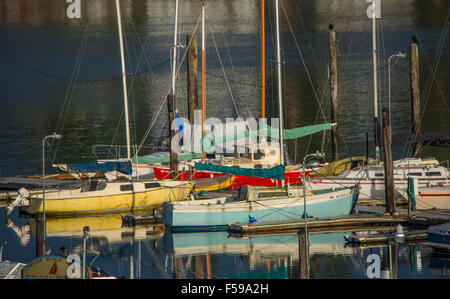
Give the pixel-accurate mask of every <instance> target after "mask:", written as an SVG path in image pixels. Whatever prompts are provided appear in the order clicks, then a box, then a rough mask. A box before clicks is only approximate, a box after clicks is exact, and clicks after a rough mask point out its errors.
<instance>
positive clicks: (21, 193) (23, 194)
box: [5, 187, 30, 215]
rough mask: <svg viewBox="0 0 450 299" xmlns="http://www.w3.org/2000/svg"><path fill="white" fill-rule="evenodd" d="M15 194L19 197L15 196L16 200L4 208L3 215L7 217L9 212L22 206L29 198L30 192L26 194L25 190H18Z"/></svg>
mask: <svg viewBox="0 0 450 299" xmlns="http://www.w3.org/2000/svg"><path fill="white" fill-rule="evenodd" d="M17 193H18V194H19V195H17V197H16V199H15V200H14V201H13V202H12V203H10V204H9V205H8V206H7V207H6V208H5V214H6V215H9V214H11V212H12V211H13V210H14V208H15V207H16V206H18V205H24V204H25V201H26V200H27V199H28V198H29V196H30V192H28V190H27V189H25V188H23V187H22V188H20V189H19V190H17Z"/></svg>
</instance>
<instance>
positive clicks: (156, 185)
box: [145, 183, 161, 189]
mask: <svg viewBox="0 0 450 299" xmlns="http://www.w3.org/2000/svg"><path fill="white" fill-rule="evenodd" d="M157 187H161V185H160V184H159V183H145V189H150V188H157Z"/></svg>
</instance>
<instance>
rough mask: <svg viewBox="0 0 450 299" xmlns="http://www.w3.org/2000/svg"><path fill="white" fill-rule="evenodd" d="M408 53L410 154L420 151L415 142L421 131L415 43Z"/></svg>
mask: <svg viewBox="0 0 450 299" xmlns="http://www.w3.org/2000/svg"><path fill="white" fill-rule="evenodd" d="M409 55H410V81H411V122H412V140H411V141H412V156H413V157H416V156H417V155H419V153H420V143H418V142H416V138H417V135H418V134H420V132H421V121H420V95H419V51H418V46H417V43H415V42H414V43H412V44H411V45H410V47H409Z"/></svg>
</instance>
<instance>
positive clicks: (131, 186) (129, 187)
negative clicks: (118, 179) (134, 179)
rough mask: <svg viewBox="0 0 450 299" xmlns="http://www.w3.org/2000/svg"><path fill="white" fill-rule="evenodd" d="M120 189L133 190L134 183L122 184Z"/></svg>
mask: <svg viewBox="0 0 450 299" xmlns="http://www.w3.org/2000/svg"><path fill="white" fill-rule="evenodd" d="M120 191H133V185H131V184H127V185H120Z"/></svg>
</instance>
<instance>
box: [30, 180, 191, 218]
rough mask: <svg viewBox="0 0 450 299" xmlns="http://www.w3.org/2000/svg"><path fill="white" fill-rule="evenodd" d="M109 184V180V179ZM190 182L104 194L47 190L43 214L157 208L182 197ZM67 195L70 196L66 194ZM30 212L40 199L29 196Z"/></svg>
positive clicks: (40, 207) (40, 209) (40, 205)
mask: <svg viewBox="0 0 450 299" xmlns="http://www.w3.org/2000/svg"><path fill="white" fill-rule="evenodd" d="M110 184H111V183H110ZM193 185H194V183H193V182H174V183H173V184H165V185H164V184H162V185H161V187H156V188H151V189H148V190H141V191H139V190H138V189H139V188H135V190H136V191H132V192H122V193H119V192H115V193H113V194H105V193H103V194H102V192H100V191H94V192H85V193H84V194H83V193H80V192H73V193H70V191H63V192H54V193H51V194H48V196H47V194H46V197H45V214H46V215H48V216H75V215H102V214H113V213H128V212H139V211H145V210H150V209H154V208H157V207H159V206H161V205H162V204H163V202H165V201H181V200H185V199H186V198H187V196H188V195H189V193H190V192H191V190H192V188H193ZM69 195H70V196H69ZM27 212H28V213H29V214H41V213H42V212H43V199H42V194H41V195H40V196H34V197H31V198H30V200H29V206H28V209H27Z"/></svg>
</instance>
